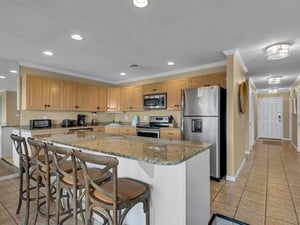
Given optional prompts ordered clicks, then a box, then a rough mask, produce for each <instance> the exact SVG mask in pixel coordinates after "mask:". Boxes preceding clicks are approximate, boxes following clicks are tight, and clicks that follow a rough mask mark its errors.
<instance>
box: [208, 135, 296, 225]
mask: <svg viewBox="0 0 300 225" xmlns="http://www.w3.org/2000/svg"><path fill="white" fill-rule="evenodd" d="M246 158H247V160H246V163H245V165H244V167H243V168H242V170H241V173H240V175H239V177H238V178H237V181H236V182H230V181H221V182H219V183H218V182H215V181H211V214H213V213H216V212H217V213H220V214H223V215H226V216H229V217H232V218H235V219H237V220H240V221H243V222H246V223H249V224H251V225H290V224H295V225H296V224H300V179H299V178H300V153H297V152H296V151H295V149H294V148H293V146H292V145H291V144H290V143H289V142H288V141H277V140H266V139H259V140H258V141H257V142H256V144H255V146H254V147H253V150H252V151H251V153H250V154H249V155H247V156H246Z"/></svg>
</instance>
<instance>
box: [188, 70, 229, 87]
mask: <svg viewBox="0 0 300 225" xmlns="http://www.w3.org/2000/svg"><path fill="white" fill-rule="evenodd" d="M190 79H191V87H193V88H197V87H203V86H210V85H219V86H221V87H223V88H226V73H225V72H220V73H214V74H209V75H203V76H198V77H192V78H190Z"/></svg>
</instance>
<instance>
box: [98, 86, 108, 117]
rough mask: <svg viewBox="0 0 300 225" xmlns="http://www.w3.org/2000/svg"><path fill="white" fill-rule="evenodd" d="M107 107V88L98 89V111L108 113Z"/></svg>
mask: <svg viewBox="0 0 300 225" xmlns="http://www.w3.org/2000/svg"><path fill="white" fill-rule="evenodd" d="M106 107H107V88H106V87H98V106H97V111H102V112H103V111H106Z"/></svg>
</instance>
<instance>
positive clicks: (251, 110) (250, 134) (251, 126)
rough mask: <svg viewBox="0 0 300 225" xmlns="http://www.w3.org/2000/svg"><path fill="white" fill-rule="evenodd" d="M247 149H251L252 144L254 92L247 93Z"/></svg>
mask: <svg viewBox="0 0 300 225" xmlns="http://www.w3.org/2000/svg"><path fill="white" fill-rule="evenodd" d="M249 96H250V98H249V140H250V141H249V150H250V151H251V150H252V146H253V145H254V93H253V92H252V91H250V93H249Z"/></svg>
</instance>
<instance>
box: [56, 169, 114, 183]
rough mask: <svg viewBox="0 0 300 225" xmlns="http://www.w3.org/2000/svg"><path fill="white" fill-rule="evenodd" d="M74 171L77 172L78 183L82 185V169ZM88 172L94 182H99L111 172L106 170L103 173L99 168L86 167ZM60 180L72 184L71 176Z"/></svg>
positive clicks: (107, 177) (108, 176) (109, 175)
mask: <svg viewBox="0 0 300 225" xmlns="http://www.w3.org/2000/svg"><path fill="white" fill-rule="evenodd" d="M76 173H77V182H78V184H80V185H84V173H83V170H82V169H80V170H77V171H76ZM88 174H89V176H90V178H91V179H92V180H93V181H94V182H95V183H101V182H103V181H105V180H107V179H109V178H110V177H111V173H109V172H106V173H104V174H103V173H102V171H101V169H99V168H88ZM62 181H63V182H65V183H67V184H69V185H72V184H73V179H72V178H71V177H63V179H62Z"/></svg>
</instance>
